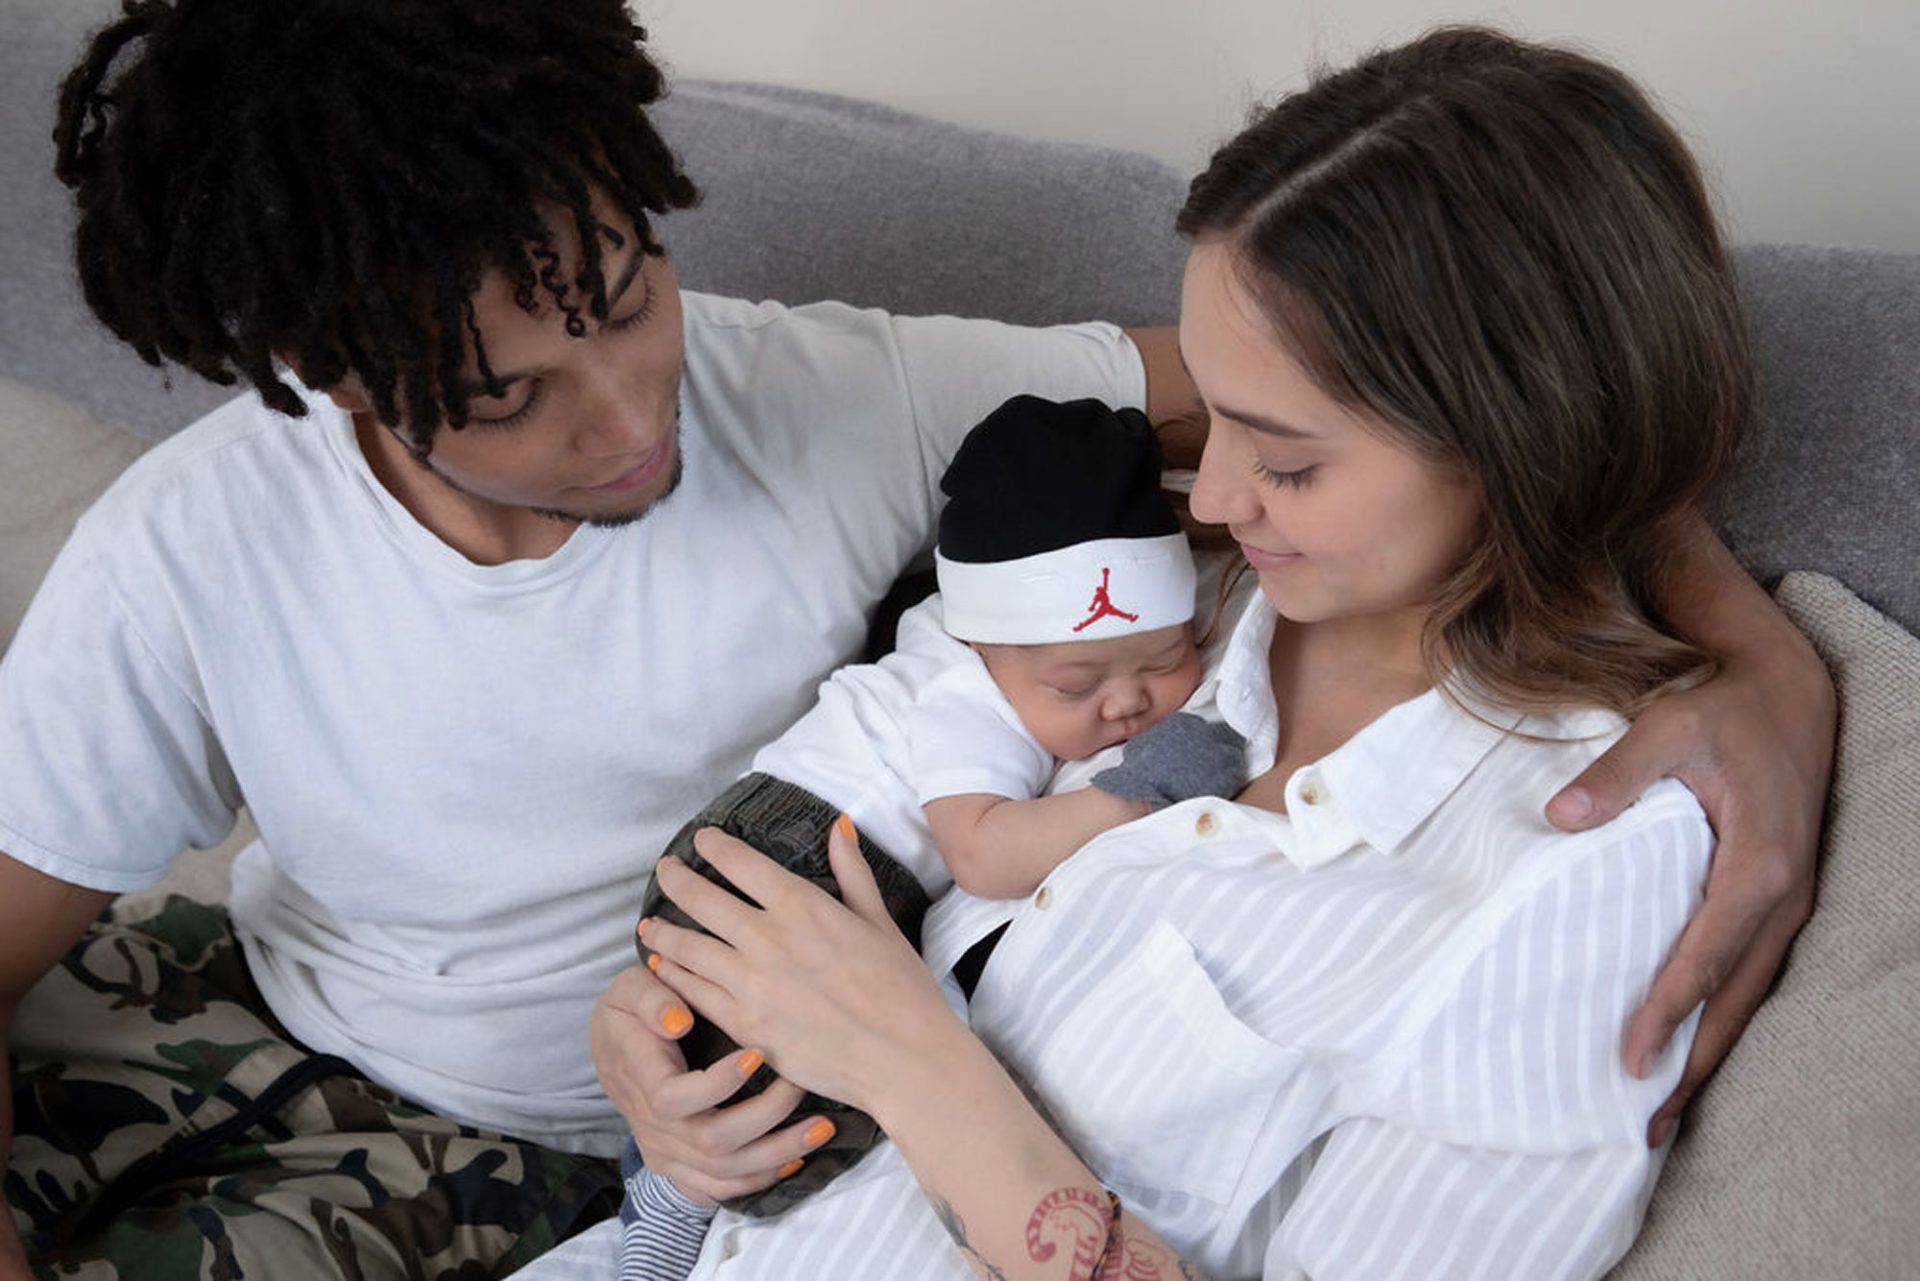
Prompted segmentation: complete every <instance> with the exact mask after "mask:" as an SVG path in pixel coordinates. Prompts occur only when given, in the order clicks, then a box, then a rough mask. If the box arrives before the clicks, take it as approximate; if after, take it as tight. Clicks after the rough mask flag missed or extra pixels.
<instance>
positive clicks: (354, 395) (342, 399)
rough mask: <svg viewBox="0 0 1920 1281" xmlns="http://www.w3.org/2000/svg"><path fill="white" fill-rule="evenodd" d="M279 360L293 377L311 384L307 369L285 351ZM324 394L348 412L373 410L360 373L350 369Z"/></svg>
mask: <svg viewBox="0 0 1920 1281" xmlns="http://www.w3.org/2000/svg"><path fill="white" fill-rule="evenodd" d="M280 360H281V362H282V363H283V364H285V365H286V367H287V368H288V369H291V370H292V371H293V376H294V377H295V378H298V379H299V380H300V381H301V382H303V383H306V385H307V386H309V387H312V386H313V384H312V383H310V382H307V371H306V370H304V369H302V368H300V364H299V362H298V361H296V360H291V359H289V358H288V357H287V356H286V355H285V353H282V354H281V356H280ZM326 395H327V399H328V400H331V401H332V402H333V403H334V404H335V405H337V406H339V407H340V408H341V409H344V410H346V411H347V412H348V413H350V414H370V413H372V412H373V399H372V397H370V396H368V395H367V385H366V384H365V383H363V382H361V381H360V375H359V374H356V373H354V372H353V371H352V370H348V371H347V373H346V375H345V376H344V377H342V378H341V379H340V381H339V382H337V383H335V384H334V385H333V386H331V387H329V388H327V392H326Z"/></svg>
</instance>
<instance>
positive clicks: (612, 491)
mask: <svg viewBox="0 0 1920 1281" xmlns="http://www.w3.org/2000/svg"><path fill="white" fill-rule="evenodd" d="M672 453H673V438H672V437H668V438H667V439H666V440H663V441H661V442H660V443H659V444H658V445H655V446H654V447H653V449H652V450H651V451H649V452H648V454H647V456H646V457H645V458H642V459H641V460H640V461H639V462H638V463H637V464H635V465H634V467H633V469H632V470H631V471H625V472H622V473H620V475H618V476H615V477H614V478H613V479H612V480H610V481H607V482H606V483H605V484H602V485H588V486H586V487H585V488H586V489H587V490H588V492H590V493H595V494H606V495H608V496H614V495H619V494H630V493H632V492H633V491H634V490H636V489H644V488H646V486H647V484H648V482H650V481H651V480H653V479H654V477H656V476H658V475H659V474H660V473H661V471H662V470H664V469H665V467H666V465H667V460H668V458H669V457H671V455H672Z"/></svg>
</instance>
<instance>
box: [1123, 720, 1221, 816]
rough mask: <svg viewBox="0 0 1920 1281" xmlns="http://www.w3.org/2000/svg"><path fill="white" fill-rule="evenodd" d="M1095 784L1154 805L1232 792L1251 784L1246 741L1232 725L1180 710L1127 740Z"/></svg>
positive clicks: (1159, 805) (1133, 799)
mask: <svg viewBox="0 0 1920 1281" xmlns="http://www.w3.org/2000/svg"><path fill="white" fill-rule="evenodd" d="M1093 785H1094V786H1095V787H1097V788H1099V789H1100V790H1101V791H1103V792H1107V793H1109V794H1111V795H1113V796H1118V797H1120V798H1121V799H1122V800H1128V801H1144V802H1145V803H1146V804H1147V805H1148V806H1150V807H1152V808H1153V809H1159V808H1160V807H1161V806H1163V805H1174V804H1178V803H1179V802H1181V801H1187V800H1192V799H1193V798H1194V797H1196V796H1226V797H1231V796H1233V795H1235V794H1236V793H1238V792H1239V790H1240V789H1241V788H1243V787H1245V786H1246V785H1247V740H1246V739H1244V738H1242V737H1240V734H1239V733H1238V731H1236V730H1235V729H1234V728H1233V727H1232V726H1231V725H1226V724H1223V723H1221V722H1219V721H1210V720H1206V719H1204V718H1202V717H1199V716H1195V715H1194V714H1193V713H1192V712H1175V713H1174V714H1173V715H1171V716H1169V717H1167V719H1165V720H1163V721H1161V722H1160V723H1159V724H1157V725H1150V726H1148V727H1147V728H1146V729H1145V730H1143V731H1142V732H1141V733H1140V734H1138V735H1136V736H1135V737H1134V738H1132V739H1131V740H1129V741H1128V743H1127V746H1126V750H1125V751H1124V752H1123V753H1122V754H1121V757H1120V763H1119V764H1118V765H1116V766H1114V767H1113V768H1112V769H1108V770H1101V771H1100V772H1099V773H1098V774H1095V775H1094V776H1093Z"/></svg>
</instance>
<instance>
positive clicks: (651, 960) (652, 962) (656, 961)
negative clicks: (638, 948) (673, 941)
mask: <svg viewBox="0 0 1920 1281" xmlns="http://www.w3.org/2000/svg"><path fill="white" fill-rule="evenodd" d="M647 970H648V972H649V973H652V974H658V973H659V972H660V953H658V952H655V953H653V954H652V955H651V956H649V957H647Z"/></svg>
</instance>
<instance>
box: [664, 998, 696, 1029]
mask: <svg viewBox="0 0 1920 1281" xmlns="http://www.w3.org/2000/svg"><path fill="white" fill-rule="evenodd" d="M660 1026H661V1027H663V1028H665V1029H667V1035H668V1036H679V1035H680V1034H681V1033H682V1032H684V1031H686V1030H687V1029H688V1028H690V1027H692V1026H693V1015H691V1014H689V1013H687V1012H686V1011H685V1010H683V1009H681V1008H680V1007H679V1006H677V1005H676V1006H674V1007H673V1008H672V1009H670V1010H668V1011H667V1012H666V1013H665V1014H662V1015H661V1016H660Z"/></svg>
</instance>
